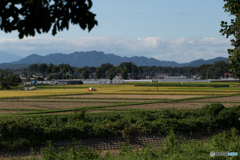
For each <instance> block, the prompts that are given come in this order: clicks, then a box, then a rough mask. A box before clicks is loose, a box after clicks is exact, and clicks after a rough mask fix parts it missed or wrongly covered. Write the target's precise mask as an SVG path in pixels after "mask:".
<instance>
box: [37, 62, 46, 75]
mask: <svg viewBox="0 0 240 160" xmlns="http://www.w3.org/2000/svg"><path fill="white" fill-rule="evenodd" d="M47 68H48V66H47V65H46V64H45V63H42V64H40V65H39V66H38V72H40V73H45V72H47Z"/></svg>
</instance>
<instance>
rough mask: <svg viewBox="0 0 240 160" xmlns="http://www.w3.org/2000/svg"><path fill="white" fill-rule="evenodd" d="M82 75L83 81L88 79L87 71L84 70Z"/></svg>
mask: <svg viewBox="0 0 240 160" xmlns="http://www.w3.org/2000/svg"><path fill="white" fill-rule="evenodd" d="M82 74H83V79H85V80H86V79H88V78H89V71H87V70H84V71H83V73H82Z"/></svg>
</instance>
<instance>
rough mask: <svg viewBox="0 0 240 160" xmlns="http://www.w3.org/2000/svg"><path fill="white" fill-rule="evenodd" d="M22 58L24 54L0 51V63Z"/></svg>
mask: <svg viewBox="0 0 240 160" xmlns="http://www.w3.org/2000/svg"><path fill="white" fill-rule="evenodd" d="M22 58H23V57H22V56H18V55H14V54H10V53H7V52H3V51H0V63H9V62H13V61H18V60H20V59H22Z"/></svg>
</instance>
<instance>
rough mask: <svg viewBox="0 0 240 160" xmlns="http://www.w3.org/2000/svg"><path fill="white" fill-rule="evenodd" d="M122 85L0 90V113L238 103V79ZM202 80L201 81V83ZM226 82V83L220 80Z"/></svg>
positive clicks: (16, 113) (194, 106)
mask: <svg viewBox="0 0 240 160" xmlns="http://www.w3.org/2000/svg"><path fill="white" fill-rule="evenodd" d="M135 84H136V83H128V84H123V85H95V86H94V87H95V88H96V89H97V91H96V92H89V91H88V88H89V87H92V86H90V85H66V86H65V87H64V88H63V86H41V87H39V88H37V90H32V91H24V90H9V91H0V104H1V105H0V111H1V112H0V116H3V117H4V116H10V115H25V114H24V113H26V115H31V114H34V115H36V114H41V115H42V114H53V113H62V114H65V113H70V112H71V111H74V110H75V111H78V110H82V109H86V110H87V112H89V113H96V112H94V110H97V113H100V112H101V111H102V112H106V111H107V112H109V111H114V112H116V111H124V110H125V111H127V110H129V109H140V110H141V109H146V110H148V109H150V110H153V109H166V108H176V109H194V108H201V107H203V106H204V105H206V104H211V103H214V102H220V103H222V104H223V105H224V106H226V107H230V106H234V105H240V87H239V86H240V85H239V83H229V84H228V85H229V87H222V88H221V87H218V88H214V87H156V86H135ZM202 84H204V83H202ZM221 84H227V83H221Z"/></svg>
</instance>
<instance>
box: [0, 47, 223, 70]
mask: <svg viewBox="0 0 240 160" xmlns="http://www.w3.org/2000/svg"><path fill="white" fill-rule="evenodd" d="M220 60H223V61H227V58H223V57H217V58H214V59H210V60H203V59H199V60H195V61H192V62H189V63H182V64H180V63H177V62H174V61H160V60H157V59H154V58H146V57H137V56H134V57H130V58H128V57H121V56H117V55H114V54H104V53H103V52H97V51H90V52H74V53H71V54H62V53H55V54H49V55H47V56H39V55H37V54H32V55H30V56H27V57H26V58H23V59H20V60H18V61H15V62H11V63H9V65H10V64H11V65H18V64H28V65H29V64H33V63H46V64H49V63H53V64H55V65H59V64H62V63H65V64H67V63H69V64H70V65H71V66H75V67H83V66H94V67H99V66H101V65H102V64H103V63H111V64H113V65H114V66H115V65H119V64H120V63H122V62H133V63H135V64H136V65H137V66H163V67H165V66H175V67H183V66H200V65H202V64H213V63H214V62H216V61H220ZM2 65H3V64H0V68H2ZM4 67H7V64H5V65H4ZM7 68H10V67H7Z"/></svg>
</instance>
